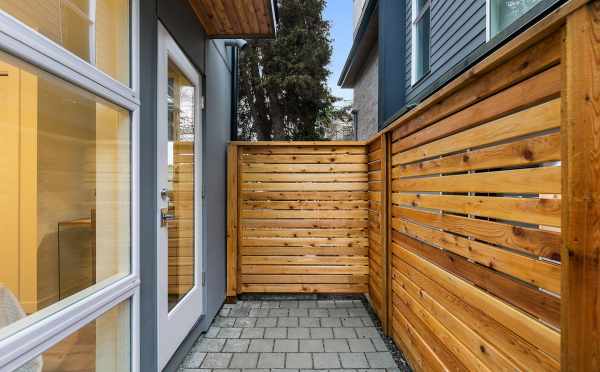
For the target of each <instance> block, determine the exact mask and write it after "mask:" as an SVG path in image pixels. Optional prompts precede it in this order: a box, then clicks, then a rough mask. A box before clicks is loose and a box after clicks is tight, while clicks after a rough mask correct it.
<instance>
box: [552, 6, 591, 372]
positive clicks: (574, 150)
mask: <svg viewBox="0 0 600 372" xmlns="http://www.w3.org/2000/svg"><path fill="white" fill-rule="evenodd" d="M599 19H600V2H599V1H595V2H591V3H588V4H587V5H585V6H583V7H581V8H580V9H578V10H577V11H576V12H574V13H573V14H571V15H569V16H568V18H567V23H566V30H565V34H564V45H563V55H562V57H563V58H562V65H563V79H564V83H563V92H562V100H563V101H562V113H563V118H562V128H561V131H562V146H563V147H562V158H563V163H562V167H563V173H562V195H563V204H562V205H563V207H562V208H563V209H562V219H563V221H562V226H563V231H562V236H563V245H562V251H561V258H562V259H561V261H562V262H561V264H562V293H561V295H562V307H561V332H562V352H561V364H562V370H563V371H592V370H598V368H600V359H599V358H600V323H599V322H598V319H600V306H598V303H599V302H600V258H599V257H600V24H599Z"/></svg>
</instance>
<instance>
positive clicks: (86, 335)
mask: <svg viewBox="0 0 600 372" xmlns="http://www.w3.org/2000/svg"><path fill="white" fill-rule="evenodd" d="M137 6H138V1H137V0H131V4H130V1H129V0H101V1H96V0H0V123H1V124H2V125H0V129H1V133H0V210H2V212H3V213H2V216H1V217H0V229H1V230H2V234H1V235H0V370H2V371H4V370H11V371H12V370H15V369H16V370H28V371H29V370H41V371H66V370H75V369H77V370H89V371H94V370H96V371H104V370H111V371H112V370H115V371H128V370H131V369H133V370H134V371H135V370H136V368H137V364H136V362H135V361H136V360H137V353H138V351H137V348H136V347H135V345H136V343H135V341H136V340H137V337H138V335H137V333H136V329H137V327H138V326H137V324H138V323H139V301H138V296H139V267H138V262H139V253H138V252H139V247H138V243H137V240H138V239H137V233H136V229H134V227H135V226H137V221H138V213H136V210H137V202H136V198H135V195H136V184H137V182H138V181H137V180H138V176H137V168H138V166H137V159H138V155H137V151H138V150H137V149H138V147H137V146H138V145H137V138H138V136H139V133H138V128H139V92H138V91H137V88H135V87H136V84H137V81H138V76H137V68H138V63H137V61H135V60H136V58H137V57H136V58H131V56H132V55H133V56H137V55H138V53H137V52H136V50H137V49H136V48H137V34H136V33H135V32H130V29H131V25H137V17H136V16H134V15H136V14H137V9H138V8H137ZM94 319H95V320H94ZM73 332H75V333H73ZM40 354H41V356H40ZM82 356H85V358H83V357H82ZM84 359H85V360H84ZM66 360H70V361H71V362H72V364H69V367H68V368H67V365H66V364H62V362H63V361H66ZM84 362H85V363H84ZM28 364H31V367H28V366H27V365H28ZM24 365H25V366H26V367H25V368H21V366H24Z"/></svg>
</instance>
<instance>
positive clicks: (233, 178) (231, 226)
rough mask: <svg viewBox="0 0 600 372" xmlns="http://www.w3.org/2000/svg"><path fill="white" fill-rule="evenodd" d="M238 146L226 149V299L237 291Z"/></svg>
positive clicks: (233, 295) (232, 145)
mask: <svg viewBox="0 0 600 372" xmlns="http://www.w3.org/2000/svg"><path fill="white" fill-rule="evenodd" d="M237 243H238V146H237V145H235V144H230V145H229V147H228V148H227V297H229V298H234V297H235V296H237V291H238V285H237V280H238V275H237V267H238V263H237V255H238V247H237Z"/></svg>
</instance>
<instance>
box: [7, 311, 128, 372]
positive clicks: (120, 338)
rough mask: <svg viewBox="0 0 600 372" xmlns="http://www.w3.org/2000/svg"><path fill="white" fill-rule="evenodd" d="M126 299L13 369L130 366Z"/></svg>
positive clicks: (65, 371)
mask: <svg viewBox="0 0 600 372" xmlns="http://www.w3.org/2000/svg"><path fill="white" fill-rule="evenodd" d="M130 307H131V306H130V304H129V301H127V302H124V303H121V304H119V305H117V306H116V307H114V308H113V309H111V310H109V311H108V312H106V313H104V314H103V315H102V316H100V317H99V318H98V319H96V320H94V321H93V322H91V323H90V324H88V325H85V326H84V327H83V328H81V329H79V330H78V331H76V332H75V333H73V334H71V335H70V336H68V337H67V338H65V339H64V340H62V341H61V342H59V343H58V344H56V345H54V346H53V347H52V348H50V349H49V350H47V351H46V352H45V353H43V354H42V355H40V356H38V357H37V358H34V359H33V360H31V361H29V362H28V363H26V364H25V365H23V366H22V367H20V368H19V369H17V372H30V371H40V372H75V371H77V372H96V371H97V372H101V371H102V372H104V371H110V372H120V371H130V370H131V368H130V367H131V310H130Z"/></svg>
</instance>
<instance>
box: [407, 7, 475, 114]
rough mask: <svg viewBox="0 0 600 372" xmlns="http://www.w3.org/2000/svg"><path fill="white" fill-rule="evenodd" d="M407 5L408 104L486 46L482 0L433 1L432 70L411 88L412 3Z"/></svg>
mask: <svg viewBox="0 0 600 372" xmlns="http://www.w3.org/2000/svg"><path fill="white" fill-rule="evenodd" d="M405 1H406V59H405V61H406V67H405V68H406V80H405V85H406V101H407V102H408V103H409V104H410V103H411V102H413V101H414V100H415V99H416V98H418V96H419V94H421V93H422V92H423V91H424V89H426V88H427V87H428V86H429V85H430V84H431V83H432V82H434V81H435V80H437V79H439V78H440V77H441V76H442V75H443V74H444V73H446V72H447V71H448V70H449V69H451V68H452V67H453V66H454V65H456V64H457V63H458V62H460V61H461V60H462V59H464V58H465V57H467V56H468V55H469V54H470V53H471V52H473V51H474V50H475V49H476V48H477V47H479V46H480V45H482V44H485V38H486V35H485V22H486V21H485V0H460V1H447V0H432V2H431V41H430V43H431V60H430V63H431V70H430V72H429V74H428V75H427V76H425V77H424V78H423V79H421V80H420V81H418V82H417V83H416V84H415V85H411V74H412V69H411V67H412V66H411V58H412V53H411V52H412V44H411V41H412V40H411V35H412V24H411V23H412V0H405Z"/></svg>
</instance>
